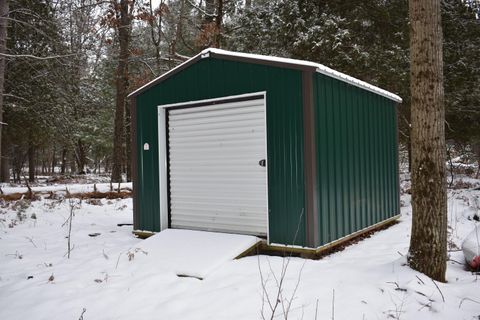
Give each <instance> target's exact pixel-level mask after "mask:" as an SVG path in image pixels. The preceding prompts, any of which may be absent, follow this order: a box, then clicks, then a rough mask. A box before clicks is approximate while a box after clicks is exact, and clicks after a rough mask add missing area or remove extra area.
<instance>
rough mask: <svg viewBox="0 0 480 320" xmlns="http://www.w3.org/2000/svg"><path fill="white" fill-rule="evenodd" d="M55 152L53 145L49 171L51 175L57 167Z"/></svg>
mask: <svg viewBox="0 0 480 320" xmlns="http://www.w3.org/2000/svg"><path fill="white" fill-rule="evenodd" d="M56 151H57V148H56V146H55V144H54V145H53V147H52V163H51V164H52V169H51V172H50V173H51V174H55V167H56V166H57V157H56V155H55V154H56Z"/></svg>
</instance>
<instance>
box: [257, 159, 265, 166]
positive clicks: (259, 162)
mask: <svg viewBox="0 0 480 320" xmlns="http://www.w3.org/2000/svg"><path fill="white" fill-rule="evenodd" d="M258 165H259V166H260V167H265V166H266V165H267V161H266V160H265V159H262V160H260V161H258Z"/></svg>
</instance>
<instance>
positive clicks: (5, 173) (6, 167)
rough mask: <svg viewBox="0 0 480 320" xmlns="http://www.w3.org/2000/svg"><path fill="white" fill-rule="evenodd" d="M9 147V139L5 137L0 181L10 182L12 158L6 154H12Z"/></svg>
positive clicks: (0, 165) (0, 164)
mask: <svg viewBox="0 0 480 320" xmlns="http://www.w3.org/2000/svg"><path fill="white" fill-rule="evenodd" d="M9 149H10V147H9V145H8V139H5V138H4V139H3V140H2V150H3V156H2V161H1V163H0V182H10V161H9V160H10V159H9V158H7V157H6V156H5V155H7V154H8V155H10V152H7V150H9Z"/></svg>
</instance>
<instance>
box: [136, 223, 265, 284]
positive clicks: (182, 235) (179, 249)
mask: <svg viewBox="0 0 480 320" xmlns="http://www.w3.org/2000/svg"><path fill="white" fill-rule="evenodd" d="M259 241H261V239H260V238H257V237H255V236H247V235H239V234H229V233H218V232H207V231H194V230H183V229H166V230H164V231H162V232H160V233H157V234H155V235H153V236H151V237H149V238H148V239H146V240H144V241H143V242H142V243H141V245H140V246H139V247H140V248H141V249H143V250H144V251H146V252H148V258H147V259H148V260H149V263H155V264H158V265H159V266H161V268H162V269H168V270H171V271H173V272H175V273H176V274H177V275H178V276H186V277H195V278H200V279H203V278H205V277H206V276H207V275H208V273H210V272H212V271H213V270H215V269H216V268H218V267H219V266H221V265H222V264H223V263H225V262H226V261H228V260H232V259H235V258H236V257H237V256H239V255H240V254H241V253H243V252H245V251H246V250H247V249H249V248H251V247H252V246H253V245H255V244H256V243H257V242H259Z"/></svg>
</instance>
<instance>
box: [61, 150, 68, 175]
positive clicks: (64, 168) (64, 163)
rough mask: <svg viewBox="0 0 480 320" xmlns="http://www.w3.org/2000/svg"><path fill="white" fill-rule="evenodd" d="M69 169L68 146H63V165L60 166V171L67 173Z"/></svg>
mask: <svg viewBox="0 0 480 320" xmlns="http://www.w3.org/2000/svg"><path fill="white" fill-rule="evenodd" d="M66 169H67V148H65V147H63V149H62V166H61V167H60V173H61V174H65V170H66Z"/></svg>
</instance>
